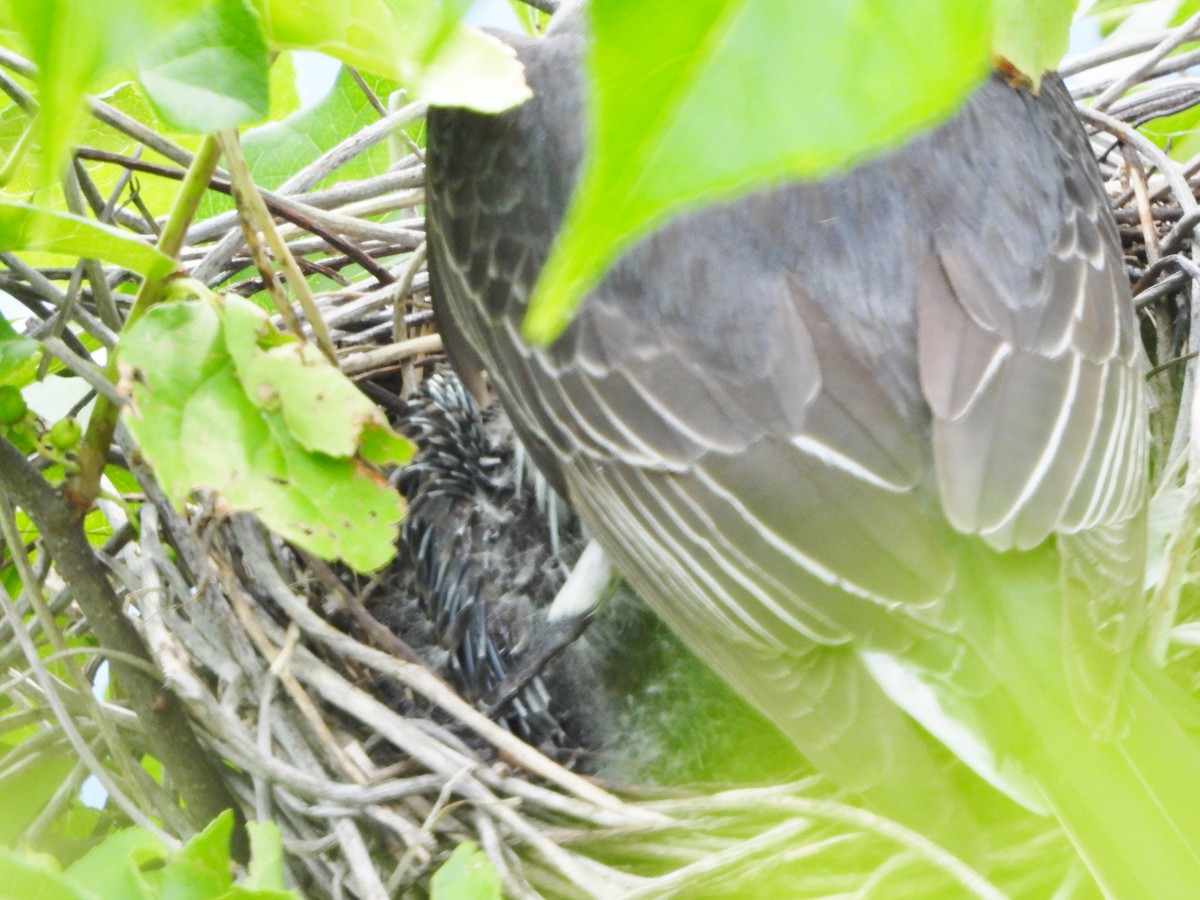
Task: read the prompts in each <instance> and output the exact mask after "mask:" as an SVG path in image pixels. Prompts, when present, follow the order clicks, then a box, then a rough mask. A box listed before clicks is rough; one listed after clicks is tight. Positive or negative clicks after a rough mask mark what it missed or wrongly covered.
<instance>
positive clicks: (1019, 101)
mask: <svg viewBox="0 0 1200 900" xmlns="http://www.w3.org/2000/svg"><path fill="white" fill-rule="evenodd" d="M988 89H989V90H991V91H992V92H993V93H994V94H995V97H994V99H993V102H992V103H991V104H990V105H989V107H988V111H987V115H988V116H990V117H992V118H991V119H985V118H984V116H983V113H981V112H980V110H979V107H977V106H973V107H968V109H967V110H965V111H964V113H963V114H962V116H960V120H959V127H957V128H955V129H948V130H947V135H948V136H953V138H954V140H948V141H944V142H939V143H936V144H934V145H932V147H931V155H932V158H931V159H930V161H929V162H930V163H931V165H929V166H928V167H927V169H926V170H927V171H932V172H936V173H941V175H940V176H938V177H941V178H945V177H946V173H952V176H951V177H961V176H962V174H963V173H966V172H969V173H970V175H971V177H972V179H974V180H975V182H977V183H986V184H987V185H989V189H988V190H986V191H982V192H979V191H971V192H969V194H967V193H964V192H962V191H961V190H959V191H957V192H956V191H955V188H954V185H953V184H951V183H948V182H945V181H942V182H940V183H937V184H935V185H933V188H934V190H933V191H931V192H930V194H929V195H928V196H929V197H931V198H932V200H931V201H930V202H931V210H930V215H931V218H932V220H933V221H934V222H936V223H937V224H936V226H935V228H934V230H933V233H932V238H933V252H932V253H931V254H930V255H928V256H927V257H926V258H925V260H924V262H923V264H922V267H921V270H920V274H919V279H918V286H917V313H918V323H919V341H918V343H919V352H920V363H921V386H922V388H923V391H924V395H925V397H926V399H927V400H928V402H929V406H930V409H931V411H932V414H933V427H932V440H933V452H934V461H935V468H936V471H937V480H938V487H939V493H940V495H941V501H942V507H943V509H944V510H945V512H946V515H947V517H948V518H949V520H950V522H951V523H952V524H953V525H954V526H955V527H956V528H957V529H959V530H961V531H965V532H969V533H978V534H980V535H981V536H982V537H983V538H984V540H985V541H987V542H988V543H989V544H991V545H992V546H993V547H995V548H996V549H999V550H1008V549H1012V548H1015V549H1029V548H1031V547H1035V546H1037V545H1039V544H1041V543H1042V542H1044V541H1045V540H1046V539H1047V538H1048V537H1050V536H1051V535H1055V534H1057V536H1058V543H1059V547H1060V552H1061V558H1062V575H1063V577H1062V588H1063V601H1064V610H1063V619H1064V642H1063V643H1064V654H1065V664H1066V666H1067V669H1068V672H1069V674H1070V677H1071V682H1072V687H1073V689H1074V694H1075V697H1076V702H1077V704H1078V705H1079V707H1080V709H1081V711H1082V712H1083V713H1084V715H1085V717H1086V718H1087V719H1088V720H1089V721H1090V722H1092V724H1093V725H1094V726H1095V727H1097V729H1099V730H1107V729H1108V728H1109V727H1110V725H1111V722H1112V719H1113V716H1114V714H1115V711H1116V708H1117V704H1116V699H1117V696H1118V695H1119V693H1120V687H1121V684H1122V682H1123V680H1124V675H1125V670H1126V668H1127V666H1128V663H1129V659H1130V656H1131V653H1130V651H1131V649H1132V647H1133V646H1134V644H1135V643H1136V640H1137V638H1138V636H1139V635H1140V634H1141V631H1142V623H1143V614H1142V610H1143V600H1142V589H1141V584H1142V577H1143V569H1144V560H1145V505H1146V486H1147V480H1146V472H1147V465H1148V460H1147V452H1148V451H1147V439H1148V427H1147V423H1146V416H1147V411H1146V400H1145V397H1146V395H1145V391H1144V388H1143V380H1144V373H1145V366H1144V364H1143V357H1142V353H1141V349H1140V346H1139V337H1138V331H1137V323H1136V319H1135V316H1134V310H1133V302H1132V300H1131V298H1130V295H1129V289H1128V280H1127V278H1126V276H1125V272H1124V266H1123V259H1122V252H1121V244H1120V239H1119V237H1118V235H1117V232H1116V227H1115V225H1114V223H1113V220H1112V217H1111V216H1110V215H1108V213H1107V204H1108V200H1107V198H1106V197H1105V196H1104V193H1103V190H1102V188H1101V186H1100V182H1099V179H1098V178H1097V177H1096V172H1095V170H1094V167H1093V165H1092V163H1091V153H1090V149H1089V147H1088V146H1087V141H1086V139H1085V137H1084V134H1083V131H1082V129H1081V128H1080V127H1079V126H1078V123H1077V121H1076V120H1075V117H1074V109H1073V105H1072V102H1071V100H1070V97H1069V95H1068V94H1067V92H1066V90H1065V89H1064V88H1063V86H1062V84H1061V82H1059V81H1058V80H1057V79H1053V78H1051V79H1047V80H1046V81H1045V83H1044V85H1043V89H1042V95H1041V96H1040V97H1034V96H1032V95H1030V94H1028V93H1027V92H1021V91H1013V90H1004V89H1002V88H1001V86H1000V85H998V84H995V83H993V85H989V87H988ZM996 117H999V118H1000V119H1001V120H1004V121H1011V122H1019V123H1021V124H1022V128H1023V129H1024V133H1023V134H1022V135H1020V138H1021V139H1020V141H1019V143H1015V144H1014V145H1013V147H1014V151H1016V152H1011V153H996V152H989V151H988V150H987V147H986V143H985V142H994V141H995V134H994V131H995V126H994V122H993V121H992V119H994V118H996ZM964 162H965V163H966V167H964V166H963V163H964ZM955 163H958V165H957V166H956V165H955ZM953 173H957V174H953Z"/></svg>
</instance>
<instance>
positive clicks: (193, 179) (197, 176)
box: [65, 136, 221, 519]
mask: <svg viewBox="0 0 1200 900" xmlns="http://www.w3.org/2000/svg"><path fill="white" fill-rule="evenodd" d="M220 159H221V148H220V146H219V144H218V143H217V140H216V138H214V137H212V136H209V137H206V138H205V139H204V142H203V143H202V144H201V145H200V149H199V150H198V151H197V153H196V156H195V158H193V160H192V164H191V166H190V167H189V168H188V172H187V175H186V176H185V177H184V179H183V184H182V186H181V187H180V189H179V196H178V197H176V198H175V204H174V205H173V206H172V207H171V212H170V214H169V215H168V216H167V223H166V225H165V226H164V227H163V230H162V234H160V235H159V238H158V249H159V250H161V251H162V252H163V253H165V254H166V255H168V256H170V257H171V258H173V259H177V258H178V256H179V251H180V250H181V249H182V247H183V244H184V241H185V240H186V238H187V229H188V225H189V224H191V221H192V219H193V218H194V217H195V215H196V210H197V209H199V207H200V201H201V199H202V198H203V197H204V192H205V191H206V190H207V189H208V182H209V180H210V179H211V178H212V176H213V173H214V172H215V171H216V169H217V163H218V162H220ZM173 277H174V275H170V276H167V278H147V279H145V280H144V281H143V282H142V285H141V287H140V288H139V289H138V292H137V296H136V297H135V298H134V301H133V307H132V308H131V309H130V311H129V317H128V318H127V319H126V320H125V328H128V327H129V326H130V325H131V324H132V323H134V322H136V321H137V320H138V319H140V318H141V317H142V316H143V315H144V314H145V313H146V311H147V310H148V309H150V307H152V306H153V305H154V304H155V303H158V302H159V301H160V300H161V299H162V298H163V288H164V287H165V286H166V282H167V280H168V279H170V278H173ZM105 374H106V375H107V377H108V380H109V381H111V382H112V383H113V384H116V382H117V377H118V372H117V355H116V353H115V352H110V353H109V356H108V365H107V366H106V367H105ZM119 415H120V407H118V406H116V405H114V404H113V403H110V402H109V401H108V400H107V399H105V398H104V397H103V396H99V397H97V398H96V406H95V409H93V410H92V416H91V418H90V419H89V421H88V427H87V431H86V432H85V433H84V436H83V440H81V441H80V442H79V447H78V450H77V456H78V460H79V471H78V472H77V473H76V474H75V476H74V477H73V478H71V479H70V481H68V482H67V485H66V488H65V493H66V496H67V499H69V500H70V501H71V503H72V504H73V505H74V507H75V514H76V515H77V516H78V517H79V518H80V519H82V518H83V516H84V514H85V513H86V512H87V510H88V509H89V508H90V507H91V505H92V502H93V501H94V500H95V499H96V495H97V494H98V493H99V492H100V476H101V475H102V474H103V473H104V466H105V465H106V464H107V462H108V448H109V446H110V445H111V444H112V439H113V433H114V432H115V431H116V428H117V419H118V416H119Z"/></svg>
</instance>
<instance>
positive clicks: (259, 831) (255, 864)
mask: <svg viewBox="0 0 1200 900" xmlns="http://www.w3.org/2000/svg"><path fill="white" fill-rule="evenodd" d="M246 831H247V832H248V833H249V835H250V865H249V867H248V868H249V871H248V872H247V873H246V878H245V879H244V880H243V881H242V887H244V888H246V889H248V890H255V891H282V890H283V889H284V883H283V837H282V835H281V834H280V831H279V826H278V825H276V824H275V823H274V822H247V823H246Z"/></svg>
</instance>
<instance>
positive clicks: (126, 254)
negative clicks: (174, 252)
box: [0, 201, 175, 278]
mask: <svg viewBox="0 0 1200 900" xmlns="http://www.w3.org/2000/svg"><path fill="white" fill-rule="evenodd" d="M0 247H4V249H5V250H46V251H49V252H51V253H66V254H69V255H71V256H86V257H89V258H94V259H104V260H108V261H109V262H114V263H116V264H117V265H120V266H125V267H126V268H129V269H132V270H133V271H135V272H140V273H141V274H142V275H145V276H146V277H147V278H162V277H164V276H166V275H169V274H170V273H171V272H172V271H174V269H175V260H173V259H171V257H169V256H167V255H166V254H164V253H162V252H160V251H159V250H157V249H155V248H154V247H151V246H150V245H149V244H145V243H142V242H141V241H139V240H136V239H135V238H133V237H130V236H129V235H128V234H127V233H125V232H123V231H119V230H117V229H116V228H112V227H110V226H108V225H101V224H100V223H99V222H92V221H90V220H88V219H84V218H82V217H81V216H74V215H71V214H70V213H60V212H54V211H52V210H47V209H42V208H40V207H36V206H30V205H28V204H25V203H9V202H5V201H0Z"/></svg>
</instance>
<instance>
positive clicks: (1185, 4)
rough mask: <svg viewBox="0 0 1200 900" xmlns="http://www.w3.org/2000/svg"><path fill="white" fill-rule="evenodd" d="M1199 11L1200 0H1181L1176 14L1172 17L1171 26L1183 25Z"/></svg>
mask: <svg viewBox="0 0 1200 900" xmlns="http://www.w3.org/2000/svg"><path fill="white" fill-rule="evenodd" d="M1198 12H1200V0H1180V3H1179V6H1178V8H1177V9H1176V10H1175V15H1173V16H1172V17H1171V27H1172V28H1174V27H1175V26H1176V25H1182V24H1183V23H1184V22H1186V21H1187V20H1188V19H1190V18H1191V17H1192V16H1194V15H1195V14H1196V13H1198Z"/></svg>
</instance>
